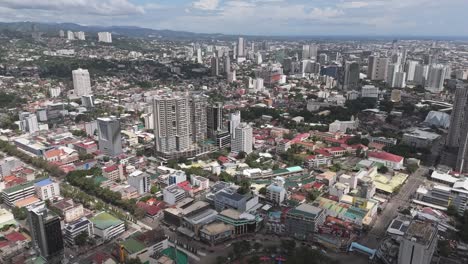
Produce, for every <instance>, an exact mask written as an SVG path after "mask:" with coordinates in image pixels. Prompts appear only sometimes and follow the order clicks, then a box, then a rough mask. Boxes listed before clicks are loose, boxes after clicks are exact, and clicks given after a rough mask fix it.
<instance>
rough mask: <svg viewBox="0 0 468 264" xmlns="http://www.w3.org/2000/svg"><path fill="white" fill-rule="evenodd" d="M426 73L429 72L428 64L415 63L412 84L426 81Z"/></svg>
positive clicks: (421, 83) (422, 83)
mask: <svg viewBox="0 0 468 264" xmlns="http://www.w3.org/2000/svg"><path fill="white" fill-rule="evenodd" d="M428 73H429V66H428V65H422V64H417V65H416V67H415V68H414V79H413V82H414V84H417V85H424V84H425V83H426V80H427V75H428Z"/></svg>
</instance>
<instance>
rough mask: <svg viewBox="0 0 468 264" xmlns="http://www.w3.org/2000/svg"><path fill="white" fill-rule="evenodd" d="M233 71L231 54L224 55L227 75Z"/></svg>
mask: <svg viewBox="0 0 468 264" xmlns="http://www.w3.org/2000/svg"><path fill="white" fill-rule="evenodd" d="M230 72H231V58H230V57H229V54H227V55H226V54H225V55H224V73H225V74H226V75H227V74H229V73H230Z"/></svg>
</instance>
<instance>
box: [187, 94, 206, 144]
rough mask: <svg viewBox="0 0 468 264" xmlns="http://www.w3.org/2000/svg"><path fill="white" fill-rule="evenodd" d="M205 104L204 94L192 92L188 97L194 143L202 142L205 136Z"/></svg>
mask: <svg viewBox="0 0 468 264" xmlns="http://www.w3.org/2000/svg"><path fill="white" fill-rule="evenodd" d="M207 106H208V100H207V97H206V96H205V95H199V94H193V95H192V96H191V97H190V123H191V134H192V142H194V143H202V142H204V141H205V140H206V138H207V113H206V108H207Z"/></svg>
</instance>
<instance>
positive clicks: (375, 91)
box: [361, 85, 379, 99]
mask: <svg viewBox="0 0 468 264" xmlns="http://www.w3.org/2000/svg"><path fill="white" fill-rule="evenodd" d="M361 97H363V98H373V99H378V98H379V87H375V86H374V85H364V86H363V87H362V89H361Z"/></svg>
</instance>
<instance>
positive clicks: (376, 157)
mask: <svg viewBox="0 0 468 264" xmlns="http://www.w3.org/2000/svg"><path fill="white" fill-rule="evenodd" d="M367 157H368V159H369V160H371V161H375V162H378V163H382V164H383V165H385V166H387V167H388V168H391V169H394V170H401V169H402V168H403V161H404V158H403V157H402V156H398V155H395V154H392V153H388V152H385V151H378V152H369V153H367Z"/></svg>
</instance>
